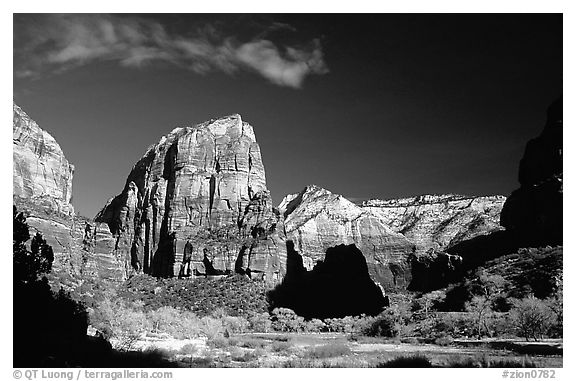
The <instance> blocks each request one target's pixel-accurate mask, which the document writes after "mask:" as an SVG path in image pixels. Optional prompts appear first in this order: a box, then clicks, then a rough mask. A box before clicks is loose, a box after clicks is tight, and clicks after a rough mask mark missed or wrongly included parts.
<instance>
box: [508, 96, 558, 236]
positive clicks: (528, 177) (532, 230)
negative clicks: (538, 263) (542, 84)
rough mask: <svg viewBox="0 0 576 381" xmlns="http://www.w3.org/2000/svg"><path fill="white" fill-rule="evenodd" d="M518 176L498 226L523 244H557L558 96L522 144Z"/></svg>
mask: <svg viewBox="0 0 576 381" xmlns="http://www.w3.org/2000/svg"><path fill="white" fill-rule="evenodd" d="M518 180H519V182H520V189H517V190H515V191H514V192H512V194H511V195H510V197H508V199H507V200H506V204H505V205H504V208H503V210H502V214H501V219H500V222H501V224H502V226H504V227H505V228H506V230H507V231H509V232H510V233H511V234H513V235H514V238H515V239H516V240H517V241H518V242H520V243H521V244H522V245H524V246H543V245H561V244H562V227H563V225H562V207H563V196H562V193H563V192H562V191H563V181H562V180H563V166H562V99H559V100H557V101H556V102H554V103H553V104H552V105H551V106H550V107H549V109H548V120H547V122H546V125H545V127H544V130H543V131H542V133H541V134H540V136H538V137H537V138H534V139H532V140H530V141H529V142H528V144H527V145H526V150H525V151H524V156H523V157H522V160H521V161H520V168H519V174H518Z"/></svg>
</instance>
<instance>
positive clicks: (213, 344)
mask: <svg viewBox="0 0 576 381" xmlns="http://www.w3.org/2000/svg"><path fill="white" fill-rule="evenodd" d="M206 345H207V346H209V347H210V348H219V349H224V348H228V347H229V346H230V342H229V341H228V339H227V338H225V337H213V338H211V339H208V340H206Z"/></svg>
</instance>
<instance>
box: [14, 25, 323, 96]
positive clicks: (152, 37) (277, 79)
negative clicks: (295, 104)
mask: <svg viewBox="0 0 576 381" xmlns="http://www.w3.org/2000/svg"><path fill="white" fill-rule="evenodd" d="M20 17H21V18H22V20H23V21H22V22H20V23H15V41H14V46H15V66H16V67H17V70H16V71H15V75H16V76H20V77H34V76H38V75H40V74H41V73H44V72H61V71H65V70H69V69H71V68H74V67H78V66H83V65H87V64H89V63H92V62H96V61H112V62H117V63H118V64H119V65H121V66H124V67H141V66H144V65H149V64H152V63H153V62H159V61H164V62H170V63H171V64H174V65H177V66H179V67H182V68H185V69H188V70H191V71H194V72H196V73H198V74H204V73H207V72H210V71H215V70H217V71H221V72H224V73H227V74H234V73H235V72H237V71H241V70H247V71H252V72H255V73H257V74H259V75H261V76H262V77H264V78H266V79H267V80H268V81H270V82H271V83H273V84H276V85H279V86H287V87H292V88H300V87H302V84H303V82H304V80H305V79H306V77H307V76H309V75H314V74H316V75H319V74H325V73H327V72H328V68H327V66H326V63H325V61H324V57H323V52H322V47H321V45H320V42H319V41H318V40H313V41H308V42H306V43H305V44H303V45H300V46H282V45H279V44H277V43H275V42H273V41H270V40H269V39H264V38H263V37H254V38H253V39H251V40H247V41H242V42H241V41H238V39H237V38H236V37H235V36H224V35H223V33H222V32H221V31H219V30H216V29H215V28H214V27H204V28H203V29H198V28H197V29H196V35H193V36H190V35H186V36H184V35H181V34H176V33H174V32H169V31H168V30H167V28H166V27H165V26H164V25H163V24H161V23H159V22H157V21H153V20H151V19H145V18H142V17H134V16H133V17H130V16H120V15H42V16H38V17H39V19H35V20H32V21H33V22H26V17H25V16H20ZM19 21H20V20H19ZM17 24H18V26H17ZM273 27H276V28H277V27H278V25H274V26H273ZM282 27H283V28H285V29H289V26H284V25H282ZM293 31H295V30H293ZM208 32H209V33H208ZM16 35H18V36H16Z"/></svg>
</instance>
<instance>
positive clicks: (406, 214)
mask: <svg viewBox="0 0 576 381" xmlns="http://www.w3.org/2000/svg"><path fill="white" fill-rule="evenodd" d="M505 200H506V198H505V197H504V196H484V197H467V196H460V195H451V194H447V195H423V196H417V197H410V198H403V199H392V200H385V201H383V200H369V201H364V202H363V203H362V208H363V209H365V210H367V211H370V212H371V213H372V214H375V215H377V216H378V217H380V218H381V219H382V220H383V221H384V222H385V224H386V225H388V226H389V227H390V228H391V229H392V230H393V231H395V232H397V233H402V234H403V235H404V236H405V237H406V238H408V239H409V240H410V241H412V242H413V243H414V244H415V245H416V247H417V251H418V253H422V252H426V251H428V250H429V249H434V250H440V251H441V250H445V249H447V248H449V247H451V246H453V245H455V244H457V243H459V242H462V241H465V240H468V239H471V238H474V237H477V236H481V235H486V234H490V233H492V232H494V231H498V230H502V227H501V226H500V223H499V218H500V212H501V210H502V206H503V205H504V201H505Z"/></svg>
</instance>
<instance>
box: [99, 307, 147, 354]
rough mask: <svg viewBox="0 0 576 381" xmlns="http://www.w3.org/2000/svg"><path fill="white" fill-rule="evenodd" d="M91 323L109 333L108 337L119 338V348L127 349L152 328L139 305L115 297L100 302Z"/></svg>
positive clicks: (101, 330)
mask: <svg viewBox="0 0 576 381" xmlns="http://www.w3.org/2000/svg"><path fill="white" fill-rule="evenodd" d="M90 323H91V324H92V325H93V326H94V327H95V328H96V329H98V330H99V331H100V332H104V333H107V334H108V335H109V337H107V338H108V339H111V338H114V339H117V340H118V344H117V346H118V348H119V349H121V350H125V351H128V350H131V349H132V348H133V345H134V344H135V343H136V341H137V340H138V339H139V338H140V337H141V336H142V335H143V334H144V333H145V332H147V331H150V330H151V328H152V326H151V324H150V322H149V321H148V319H147V317H146V314H145V313H144V311H142V310H141V309H138V306H137V305H134V304H131V303H126V302H124V301H123V300H121V299H118V298H113V297H107V298H105V299H104V300H103V301H102V302H100V303H99V306H98V308H97V309H96V310H95V311H94V315H92V316H91V318H90Z"/></svg>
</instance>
